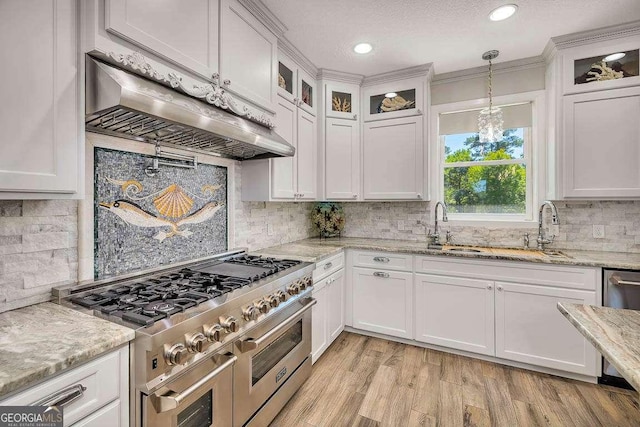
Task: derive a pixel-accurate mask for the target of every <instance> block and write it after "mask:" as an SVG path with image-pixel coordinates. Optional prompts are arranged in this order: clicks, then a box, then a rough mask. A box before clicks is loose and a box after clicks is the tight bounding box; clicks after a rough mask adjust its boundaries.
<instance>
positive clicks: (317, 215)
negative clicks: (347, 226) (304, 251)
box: [311, 202, 345, 237]
mask: <svg viewBox="0 0 640 427" xmlns="http://www.w3.org/2000/svg"><path fill="white" fill-rule="evenodd" d="M311 222H312V223H313V225H314V226H315V227H316V228H317V229H318V231H319V232H320V237H335V236H340V233H341V232H342V230H344V223H345V216H344V211H343V210H342V205H340V203H334V202H318V203H316V204H315V205H314V207H313V209H312V210H311Z"/></svg>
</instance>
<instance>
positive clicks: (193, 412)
mask: <svg viewBox="0 0 640 427" xmlns="http://www.w3.org/2000/svg"><path fill="white" fill-rule="evenodd" d="M236 360H237V357H236V356H234V355H233V354H231V353H227V354H217V355H214V356H213V357H211V358H210V359H206V360H203V361H202V362H201V363H198V364H197V365H196V366H194V367H193V369H189V370H188V372H186V373H185V374H183V375H181V376H180V377H178V378H176V379H175V380H171V381H170V382H168V383H167V384H164V385H163V386H162V387H161V388H159V389H158V390H156V391H155V392H153V393H152V394H150V395H145V394H143V396H142V426H143V427H210V426H213V427H227V426H230V425H231V423H232V416H233V400H232V394H231V393H232V388H233V365H234V363H235V362H236Z"/></svg>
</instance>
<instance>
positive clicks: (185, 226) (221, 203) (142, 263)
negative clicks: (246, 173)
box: [94, 148, 227, 279]
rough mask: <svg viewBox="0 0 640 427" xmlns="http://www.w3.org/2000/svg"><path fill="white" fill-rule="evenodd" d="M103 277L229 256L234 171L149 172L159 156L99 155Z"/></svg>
mask: <svg viewBox="0 0 640 427" xmlns="http://www.w3.org/2000/svg"><path fill="white" fill-rule="evenodd" d="M94 155H95V162H94V200H95V207H94V209H95V216H94V218H95V219H94V220H95V227H94V230H95V231H94V233H95V236H94V258H95V264H94V265H95V271H94V276H95V278H96V279H98V278H104V277H107V276H113V275H118V274H123V273H126V272H130V271H135V270H140V269H148V268H152V267H156V266H159V265H163V264H171V263H174V262H179V261H185V260H190V259H196V258H202V257H205V256H208V255H214V254H216V253H220V252H224V251H225V250H227V168H226V167H222V166H214V165H207V164H199V165H198V168H197V169H187V168H180V167H171V166H161V167H160V172H159V173H158V174H157V175H155V176H148V175H147V174H146V173H145V168H146V167H147V166H149V165H150V164H151V161H152V159H153V157H152V156H147V155H143V154H137V153H129V152H124V151H117V150H110V149H104V148H96V149H95V153H94Z"/></svg>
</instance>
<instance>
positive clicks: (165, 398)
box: [151, 354, 238, 414]
mask: <svg viewBox="0 0 640 427" xmlns="http://www.w3.org/2000/svg"><path fill="white" fill-rule="evenodd" d="M236 360H238V357H237V356H233V355H231V354H229V355H228V359H227V360H226V361H225V362H224V363H223V364H222V365H220V366H218V367H217V368H216V369H214V370H213V371H211V372H209V373H208V374H207V375H205V376H204V377H202V378H201V379H199V380H198V381H197V382H195V383H193V384H192V385H191V386H189V387H188V388H187V389H186V390H184V391H183V392H182V393H174V392H170V393H169V394H165V395H162V396H158V395H157V394H153V395H151V400H152V402H153V404H154V405H153V406H154V407H155V408H156V412H157V413H159V414H160V413H162V412H167V411H171V410H173V409H176V408H177V407H178V406H180V404H181V403H182V401H183V400H185V399H186V398H188V397H189V396H190V395H191V394H193V393H194V392H195V391H197V390H198V389H199V388H200V387H202V386H203V385H205V384H206V383H208V382H209V381H211V380H212V379H214V378H215V377H217V376H218V375H219V374H221V373H222V371H224V370H225V369H227V368H229V367H230V366H232V365H233V364H234V363H236Z"/></svg>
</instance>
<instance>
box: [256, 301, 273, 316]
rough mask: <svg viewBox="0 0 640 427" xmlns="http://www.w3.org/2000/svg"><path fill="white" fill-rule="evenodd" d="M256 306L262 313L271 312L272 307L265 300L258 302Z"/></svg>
mask: <svg viewBox="0 0 640 427" xmlns="http://www.w3.org/2000/svg"><path fill="white" fill-rule="evenodd" d="M255 305H256V307H258V310H260V313H268V312H269V310H271V305H270V304H269V303H268V302H267V301H265V300H260V301H257V302H256V303H255Z"/></svg>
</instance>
